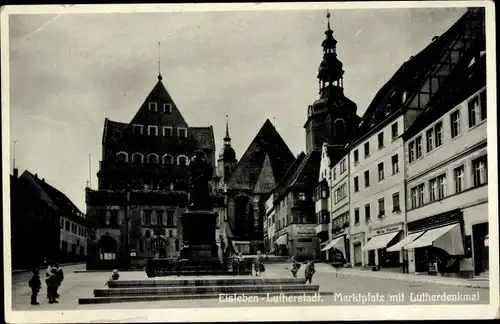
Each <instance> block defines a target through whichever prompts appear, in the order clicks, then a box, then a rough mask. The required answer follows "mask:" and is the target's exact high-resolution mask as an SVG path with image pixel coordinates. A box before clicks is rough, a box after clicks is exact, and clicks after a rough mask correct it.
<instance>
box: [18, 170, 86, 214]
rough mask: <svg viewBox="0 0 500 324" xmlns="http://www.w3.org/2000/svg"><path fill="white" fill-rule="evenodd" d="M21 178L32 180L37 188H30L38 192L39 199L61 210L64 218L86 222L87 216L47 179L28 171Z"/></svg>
mask: <svg viewBox="0 0 500 324" xmlns="http://www.w3.org/2000/svg"><path fill="white" fill-rule="evenodd" d="M21 178H22V179H26V180H30V182H31V183H32V184H35V186H30V187H31V189H33V190H34V191H36V192H38V195H39V197H40V198H41V199H42V200H44V201H46V202H47V203H48V204H49V205H50V206H52V208H55V209H59V210H60V211H61V212H62V213H63V215H64V217H67V218H70V219H72V220H75V221H79V222H81V223H84V222H85V214H83V213H82V212H81V211H80V209H78V207H77V206H76V205H75V204H74V203H73V202H72V201H71V200H70V199H69V198H68V197H67V196H66V195H65V194H63V193H62V192H61V191H59V190H58V189H56V188H54V187H53V186H51V185H50V184H48V183H47V182H46V181H45V179H40V178H39V177H38V176H37V175H33V174H32V173H31V172H30V171H28V170H26V171H24V172H23V174H22V175H21V177H20V179H21Z"/></svg>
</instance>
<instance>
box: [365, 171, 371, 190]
mask: <svg viewBox="0 0 500 324" xmlns="http://www.w3.org/2000/svg"><path fill="white" fill-rule="evenodd" d="M369 186H370V171H369V170H366V171H365V188H368V187H369Z"/></svg>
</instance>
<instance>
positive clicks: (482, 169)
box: [472, 155, 488, 187]
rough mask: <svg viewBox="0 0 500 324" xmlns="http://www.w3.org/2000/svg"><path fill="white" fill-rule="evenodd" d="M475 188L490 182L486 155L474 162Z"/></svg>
mask: <svg viewBox="0 0 500 324" xmlns="http://www.w3.org/2000/svg"><path fill="white" fill-rule="evenodd" d="M472 172H473V178H474V187H477V186H480V185H482V184H485V183H487V182H488V160H487V157H486V155H484V156H481V157H480V158H477V159H475V160H474V161H472Z"/></svg>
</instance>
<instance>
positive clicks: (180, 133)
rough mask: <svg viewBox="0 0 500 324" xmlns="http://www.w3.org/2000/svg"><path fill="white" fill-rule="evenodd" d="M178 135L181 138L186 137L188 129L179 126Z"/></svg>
mask: <svg viewBox="0 0 500 324" xmlns="http://www.w3.org/2000/svg"><path fill="white" fill-rule="evenodd" d="M177 136H178V137H180V138H186V136H187V130H186V129H185V128H178V129H177Z"/></svg>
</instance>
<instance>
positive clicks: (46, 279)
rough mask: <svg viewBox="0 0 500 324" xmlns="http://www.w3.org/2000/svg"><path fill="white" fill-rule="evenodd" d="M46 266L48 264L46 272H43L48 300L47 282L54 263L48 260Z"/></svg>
mask: <svg viewBox="0 0 500 324" xmlns="http://www.w3.org/2000/svg"><path fill="white" fill-rule="evenodd" d="M47 264H48V267H47V270H45V284H46V285H47V298H49V299H50V293H49V284H48V280H49V277H50V276H51V275H52V268H53V266H54V263H53V262H52V261H51V260H49V261H48V262H47Z"/></svg>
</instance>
